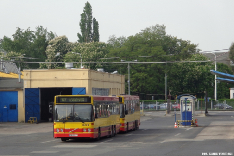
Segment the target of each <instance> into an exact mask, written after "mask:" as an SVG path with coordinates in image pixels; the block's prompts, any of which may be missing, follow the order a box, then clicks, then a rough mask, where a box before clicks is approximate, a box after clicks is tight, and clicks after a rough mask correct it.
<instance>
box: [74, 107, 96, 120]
mask: <svg viewBox="0 0 234 156" xmlns="http://www.w3.org/2000/svg"><path fill="white" fill-rule="evenodd" d="M91 117H92V105H74V121H75V122H80V121H81V122H91V121H92V120H91Z"/></svg>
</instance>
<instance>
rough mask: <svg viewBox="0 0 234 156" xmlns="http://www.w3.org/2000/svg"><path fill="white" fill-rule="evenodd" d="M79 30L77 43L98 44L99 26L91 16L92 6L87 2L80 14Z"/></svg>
mask: <svg viewBox="0 0 234 156" xmlns="http://www.w3.org/2000/svg"><path fill="white" fill-rule="evenodd" d="M92 24H93V25H92ZM80 30H81V34H80V33H77V36H78V42H79V43H83V42H85V43H89V42H99V24H98V21H97V20H96V19H95V18H93V16H92V6H91V5H90V3H89V2H87V3H85V7H84V10H83V13H82V14H81V20H80Z"/></svg>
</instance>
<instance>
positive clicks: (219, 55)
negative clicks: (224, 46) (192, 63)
mask: <svg viewBox="0 0 234 156" xmlns="http://www.w3.org/2000/svg"><path fill="white" fill-rule="evenodd" d="M201 54H203V55H205V56H206V57H208V58H209V59H210V61H215V55H216V62H218V63H224V64H227V65H230V58H229V51H226V52H221V51H215V52H203V53H201Z"/></svg>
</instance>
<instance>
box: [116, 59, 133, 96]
mask: <svg viewBox="0 0 234 156" xmlns="http://www.w3.org/2000/svg"><path fill="white" fill-rule="evenodd" d="M120 61H121V62H127V63H128V95H130V65H129V64H130V63H131V62H137V60H134V61H125V60H120Z"/></svg>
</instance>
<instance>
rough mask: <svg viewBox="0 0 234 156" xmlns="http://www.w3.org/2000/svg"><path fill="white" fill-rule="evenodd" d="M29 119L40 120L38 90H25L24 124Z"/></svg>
mask: <svg viewBox="0 0 234 156" xmlns="http://www.w3.org/2000/svg"><path fill="white" fill-rule="evenodd" d="M30 117H37V120H38V121H39V120H40V103H39V88H25V122H27V121H28V120H29V118H30Z"/></svg>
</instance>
